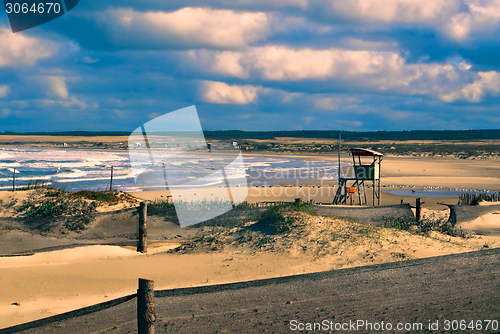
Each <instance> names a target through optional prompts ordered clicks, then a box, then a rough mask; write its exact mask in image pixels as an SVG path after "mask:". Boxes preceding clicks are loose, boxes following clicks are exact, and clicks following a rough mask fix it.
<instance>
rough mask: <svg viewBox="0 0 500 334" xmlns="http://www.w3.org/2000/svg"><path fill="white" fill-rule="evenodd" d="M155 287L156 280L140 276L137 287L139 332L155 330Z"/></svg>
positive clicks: (144, 332)
mask: <svg viewBox="0 0 500 334" xmlns="http://www.w3.org/2000/svg"><path fill="white" fill-rule="evenodd" d="M155 321H156V314H155V289H154V281H151V280H147V279H143V278H139V289H137V329H138V333H139V334H154V332H155V327H154V325H155Z"/></svg>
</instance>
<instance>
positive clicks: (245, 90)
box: [202, 81, 261, 104]
mask: <svg viewBox="0 0 500 334" xmlns="http://www.w3.org/2000/svg"><path fill="white" fill-rule="evenodd" d="M260 89H261V87H255V86H251V85H245V86H238V85H233V86H230V85H228V84H226V83H224V82H218V81H204V82H202V96H203V99H204V100H205V101H206V102H210V103H218V104H248V103H254V102H256V101H257V92H258V91H259V90H260Z"/></svg>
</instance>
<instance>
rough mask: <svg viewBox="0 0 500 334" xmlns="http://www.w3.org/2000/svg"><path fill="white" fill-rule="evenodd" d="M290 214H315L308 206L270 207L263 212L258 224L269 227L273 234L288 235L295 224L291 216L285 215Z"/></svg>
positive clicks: (300, 204) (295, 204) (283, 205)
mask: <svg viewBox="0 0 500 334" xmlns="http://www.w3.org/2000/svg"><path fill="white" fill-rule="evenodd" d="M290 212H307V213H310V214H314V213H315V211H314V210H313V209H312V208H311V206H310V205H309V204H304V203H290V204H282V205H277V206H271V207H269V208H268V209H267V210H266V211H264V212H263V213H262V215H261V217H260V218H259V223H261V224H264V225H265V226H269V227H271V228H272V231H273V233H274V234H284V233H290V232H291V231H292V229H293V228H294V227H295V226H296V223H297V222H296V219H294V217H293V216H291V215H288V214H287V213H290Z"/></svg>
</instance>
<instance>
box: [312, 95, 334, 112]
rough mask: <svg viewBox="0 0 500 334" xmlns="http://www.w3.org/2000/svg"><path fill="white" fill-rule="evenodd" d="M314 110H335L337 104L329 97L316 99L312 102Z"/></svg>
mask: <svg viewBox="0 0 500 334" xmlns="http://www.w3.org/2000/svg"><path fill="white" fill-rule="evenodd" d="M314 108H315V109H318V110H336V109H338V106H337V104H336V103H335V101H334V100H333V98H331V97H325V98H317V99H316V100H315V101H314Z"/></svg>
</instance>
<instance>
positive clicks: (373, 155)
mask: <svg viewBox="0 0 500 334" xmlns="http://www.w3.org/2000/svg"><path fill="white" fill-rule="evenodd" d="M351 154H352V161H353V165H352V166H346V167H343V168H340V159H339V168H340V171H339V186H338V189H337V192H336V194H335V197H334V198H333V204H346V203H347V199H348V198H350V199H351V204H352V196H353V195H355V194H356V193H357V195H358V196H357V197H358V204H359V205H368V201H367V197H366V188H365V181H368V182H371V183H372V187H371V188H372V204H373V206H375V205H380V164H381V162H382V156H383V154H382V153H380V152H377V151H373V150H369V149H366V148H352V149H351ZM361 157H363V158H364V159H365V161H366V157H369V158H370V160H371V163H370V164H363V163H362V161H361ZM375 203H376V204H375Z"/></svg>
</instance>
